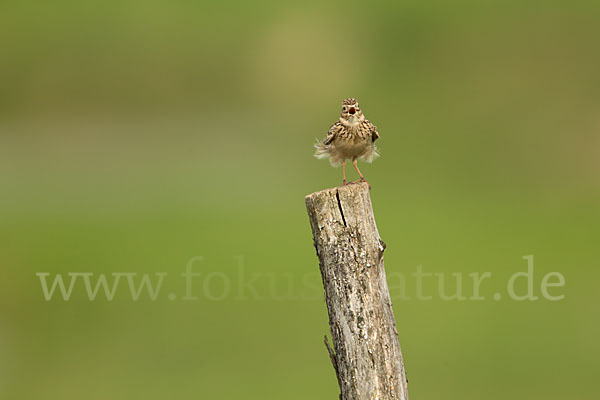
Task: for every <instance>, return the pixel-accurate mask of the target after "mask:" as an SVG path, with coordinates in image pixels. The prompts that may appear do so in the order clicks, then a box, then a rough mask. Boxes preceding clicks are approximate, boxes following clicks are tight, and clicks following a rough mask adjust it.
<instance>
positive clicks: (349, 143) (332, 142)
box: [315, 98, 379, 184]
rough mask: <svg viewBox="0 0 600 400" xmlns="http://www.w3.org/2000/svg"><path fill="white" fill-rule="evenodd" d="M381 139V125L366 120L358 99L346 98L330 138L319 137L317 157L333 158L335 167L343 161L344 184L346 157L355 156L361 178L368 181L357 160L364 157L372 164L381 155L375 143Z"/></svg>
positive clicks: (329, 133)
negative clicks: (379, 128)
mask: <svg viewBox="0 0 600 400" xmlns="http://www.w3.org/2000/svg"><path fill="white" fill-rule="evenodd" d="M377 139H379V133H378V132H377V128H376V127H375V125H373V124H372V123H371V122H370V121H369V120H368V119H365V117H364V115H363V113H362V111H361V109H360V107H359V105H358V102H357V101H356V99H352V98H350V99H346V100H344V101H343V102H342V112H341V114H340V118H339V120H337V121H336V122H334V123H333V125H331V127H330V128H329V132H328V133H327V137H326V138H325V139H324V140H323V141H319V140H317V143H316V144H315V148H316V149H317V151H316V153H315V157H317V158H319V159H321V158H325V157H329V161H330V162H331V165H332V166H334V167H337V166H338V165H340V164H342V170H343V171H342V173H343V175H344V178H343V179H344V180H343V183H344V184H346V183H347V182H346V171H345V164H346V160H347V159H352V164H354V167H355V168H356V170H357V171H358V174H359V175H360V177H361V179H360V180H361V181H364V180H365V179H364V177H363V176H362V174H361V172H360V170H359V169H358V166H357V165H356V162H357V159H361V160H363V161H366V162H368V163H370V162H372V161H373V159H374V158H376V157H378V156H379V153H377V146H375V140H377Z"/></svg>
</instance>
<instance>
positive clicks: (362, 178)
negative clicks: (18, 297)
mask: <svg viewBox="0 0 600 400" xmlns="http://www.w3.org/2000/svg"><path fill="white" fill-rule="evenodd" d="M352 165H354V168H356V172H358V175H360V182H367V180H366V179H365V177H364V176H363V174H362V173H361V172H360V169H358V165H357V159H356V158H355V159H354V160H352ZM367 185H369V188H371V185H370V184H369V182H367Z"/></svg>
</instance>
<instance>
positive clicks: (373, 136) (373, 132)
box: [365, 119, 379, 142]
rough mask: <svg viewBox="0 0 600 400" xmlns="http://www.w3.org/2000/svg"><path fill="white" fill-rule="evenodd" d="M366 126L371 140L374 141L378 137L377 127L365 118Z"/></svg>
mask: <svg viewBox="0 0 600 400" xmlns="http://www.w3.org/2000/svg"><path fill="white" fill-rule="evenodd" d="M365 122H366V123H367V126H368V127H369V131H370V132H371V140H372V141H373V142H374V141H376V140H377V139H379V132H377V127H376V126H375V125H373V124H372V123H371V121H369V120H368V119H366V120H365Z"/></svg>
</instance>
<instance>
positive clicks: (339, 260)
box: [306, 183, 408, 400]
mask: <svg viewBox="0 0 600 400" xmlns="http://www.w3.org/2000/svg"><path fill="white" fill-rule="evenodd" d="M306 208H307V210H308V216H309V218H310V225H311V228H312V232H313V238H314V245H315V249H316V250H317V256H318V257H319V264H320V269H321V276H322V278H323V286H324V288H325V301H326V303H327V311H328V313H329V326H330V329H331V336H332V338H333V345H334V349H335V352H334V350H332V349H331V348H330V347H329V344H328V342H327V338H325V344H326V345H327V348H328V350H329V355H330V357H331V361H332V363H333V366H334V368H335V372H336V375H337V378H338V383H339V385H340V391H341V394H340V399H342V400H350V399H352V400H359V399H360V400H363V399H378V400H384V399H395V400H396V399H397V400H408V391H407V384H408V381H407V380H406V372H405V370H404V361H403V359H402V352H401V351H400V343H399V341H398V331H397V330H396V323H395V321H394V314H393V311H392V302H391V300H390V293H389V290H388V286H387V282H386V276H385V270H384V266H383V251H384V250H385V243H383V241H382V240H381V239H380V237H379V233H378V232H377V226H376V225H375V218H374V216H373V209H372V207H371V198H370V196H369V186H368V184H366V183H360V184H351V185H347V186H341V187H338V188H333V189H327V190H323V191H321V192H316V193H313V194H310V195H308V196H306Z"/></svg>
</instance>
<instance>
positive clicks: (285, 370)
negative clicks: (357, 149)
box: [0, 0, 600, 400]
mask: <svg viewBox="0 0 600 400" xmlns="http://www.w3.org/2000/svg"><path fill="white" fill-rule="evenodd" d="M599 18H600V6H598V3H595V4H594V2H590V1H569V2H566V1H564V2H553V1H514V0H510V1H501V2H500V1H498V2H492V1H452V2H450V1H441V0H439V1H416V0H412V1H389V2H368V3H367V2H355V1H345V2H339V3H325V2H322V1H312V2H305V3H303V4H302V5H301V4H297V3H289V4H286V3H283V2H275V1H271V2H265V1H254V2H242V1H236V2H216V1H205V2H192V1H171V2H166V1H145V2H138V1H114V0H105V1H102V2H101V1H46V2H42V1H26V0H25V1H18V2H15V1H3V2H2V3H0V171H1V172H0V188H1V194H2V196H1V197H0V263H1V265H2V269H1V270H2V274H1V275H0V277H1V278H0V397H1V398H6V399H9V398H10V399H38V398H47V399H80V398H86V399H107V398H110V399H129V398H145V399H164V398H201V399H204V398H206V399H213V398H217V399H235V398H243V399H312V398H314V399H334V398H337V393H338V388H337V382H336V379H335V375H334V372H333V369H332V367H331V365H330V363H329V359H328V356H327V353H326V350H325V348H324V346H323V343H322V338H323V335H324V334H325V333H327V332H328V322H327V313H326V308H325V304H324V302H323V300H322V289H321V287H320V277H319V275H318V274H317V272H318V263H317V259H316V257H315V253H314V249H313V247H312V238H311V232H310V227H309V223H308V219H307V216H306V212H305V208H304V196H305V195H306V194H309V193H311V192H313V191H317V190H321V189H324V188H327V187H331V186H335V185H338V184H339V183H340V182H341V170H340V169H333V168H331V167H330V166H329V164H328V163H327V162H325V161H318V160H316V159H315V158H313V156H312V153H313V149H312V143H313V141H314V138H315V137H319V138H322V137H323V136H324V135H325V133H326V131H327V129H328V128H329V125H330V124H331V123H332V122H333V121H334V120H335V119H336V118H337V117H338V114H339V109H340V104H341V100H342V99H343V98H346V97H356V98H357V99H358V100H359V102H360V104H361V107H362V108H363V110H364V112H365V114H366V116H367V118H369V119H370V120H371V121H373V122H374V123H375V124H376V125H377V127H378V129H379V132H380V134H381V139H380V141H379V142H378V144H379V147H380V150H381V153H382V157H381V158H380V159H378V160H376V161H375V162H374V163H373V164H372V165H365V164H362V165H361V167H362V170H363V172H364V173H365V175H366V177H367V178H368V179H369V181H370V182H371V184H372V191H371V196H372V199H373V203H374V209H375V214H376V217H377V223H378V227H379V231H380V233H381V235H382V238H383V239H384V240H385V241H386V242H387V244H388V250H387V251H386V268H387V271H388V275H389V276H392V274H397V273H403V274H405V275H406V277H407V278H410V274H411V273H412V272H414V271H415V270H416V267H417V266H418V265H422V266H423V270H424V271H427V272H437V273H445V274H446V275H447V276H448V277H449V279H448V281H447V282H446V287H447V290H448V292H452V289H453V284H452V280H451V278H450V274H451V273H452V272H461V273H463V275H464V276H465V279H466V276H467V274H468V273H472V272H480V273H483V272H486V271H487V272H491V273H492V278H491V279H490V280H489V281H488V282H486V283H484V284H483V285H482V295H484V296H486V299H485V300H484V301H456V300H454V301H443V300H442V299H440V298H439V296H435V293H436V291H437V289H436V288H437V286H436V285H435V284H434V283H435V282H434V281H433V280H432V281H431V282H428V283H426V285H425V292H426V293H427V294H434V298H433V299H432V300H431V301H418V300H417V299H416V298H414V293H415V289H414V287H413V286H412V285H413V283H412V281H411V280H410V279H407V288H406V291H407V294H408V295H409V296H410V297H411V299H410V300H405V301H402V300H401V299H400V298H399V297H400V296H399V294H398V291H397V290H396V289H395V288H394V286H397V285H396V284H397V282H391V279H390V285H391V286H392V296H393V299H394V300H395V301H394V311H395V314H396V319H397V323H398V329H399V332H400V341H401V345H402V348H403V352H404V356H405V361H406V366H407V371H408V377H409V381H410V383H409V392H410V395H411V398H413V399H442V398H443V399H462V400H467V399H481V398H485V399H505V398H509V397H510V398H512V399H564V398H570V399H596V398H597V397H598V388H597V383H596V381H597V375H598V373H599V372H600V371H599V368H598V358H599V357H600V345H599V342H598V338H599V337H600V320H599V317H600V315H599V311H598V310H599V306H600V304H599V301H598V294H597V293H598V282H599V278H600V273H599V271H598V267H600V263H599V261H598V259H599V257H598V241H599V239H600V229H599V223H600V208H599V200H600V185H599V179H598V176H599V173H600V158H599V155H598V153H599V150H600V74H599V71H600V50H599V49H600V47H599V46H598V38H599V37H600V25H599V24H598V21H599ZM351 176H353V175H351ZM528 254H533V255H534V257H535V290H536V295H538V296H539V295H540V291H539V284H540V281H541V278H542V277H543V276H544V275H545V274H546V273H548V272H551V271H558V272H560V273H562V274H563V275H564V277H565V280H566V285H565V287H564V288H554V289H553V290H552V291H551V293H552V294H564V295H565V298H564V299H563V300H560V301H548V300H545V299H540V300H538V301H523V302H519V301H514V300H510V299H508V298H506V296H504V297H503V298H502V299H501V300H499V301H495V300H493V299H492V294H493V293H495V292H499V293H505V292H506V282H507V280H508V278H509V277H510V276H511V275H512V274H513V273H515V272H519V271H524V270H525V268H526V262H525V261H524V260H522V259H521V257H522V256H524V255H528ZM194 256H203V257H204V260H203V261H200V262H197V263H195V264H194V270H195V272H199V273H201V274H202V276H201V277H199V278H194V281H193V282H194V295H196V296H198V300H197V301H183V300H180V297H182V296H183V294H184V290H185V285H184V283H183V281H182V278H181V276H180V274H181V273H182V272H183V271H184V270H185V266H186V263H187V262H188V260H190V259H191V258H192V257H194ZM240 265H241V267H240ZM240 271H241V273H243V274H244V276H245V278H244V279H245V280H246V281H248V280H249V279H250V277H252V276H253V274H255V275H254V276H258V278H256V280H255V281H254V283H252V285H253V287H252V289H253V290H254V292H255V293H252V292H250V291H248V290H246V289H247V288H246V289H244V288H243V287H242V288H241V290H246V292H245V293H246V295H243V296H239V295H236V293H237V291H238V290H240V287H239V284H238V283H237V279H238V275H239V273H240ZM37 272H48V273H50V274H51V277H53V276H54V274H59V273H62V274H66V273H68V272H94V273H95V274H99V273H105V274H111V273H112V272H137V273H139V274H154V273H156V272H166V273H168V274H169V275H168V276H167V277H166V278H165V281H164V283H163V286H162V288H161V291H160V294H159V296H158V299H157V300H156V301H152V300H150V298H149V297H148V295H146V294H142V296H141V297H140V300H138V301H137V302H136V301H133V300H132V299H131V296H130V294H129V292H128V290H127V288H126V287H125V286H124V285H123V286H120V288H119V290H118V291H117V294H116V296H115V299H114V300H113V301H107V300H106V298H105V297H104V295H103V293H102V292H101V293H100V294H99V295H98V298H97V299H96V300H95V301H90V300H89V299H88V298H87V297H86V294H85V291H84V289H83V286H82V285H80V284H78V285H75V289H74V291H73V295H72V297H71V299H70V300H69V301H63V300H62V299H61V298H54V299H53V300H51V301H46V300H45V299H44V296H43V293H42V290H41V286H40V280H39V279H38V278H37V277H36V275H35V274H36V273H37ZM211 273H212V274H213V275H210V276H211V279H210V280H209V281H208V280H206V279H204V278H205V277H207V276H209V274H211ZM215 273H219V274H220V275H214V274H215ZM224 278H227V279H228V281H227V279H226V280H224ZM205 282H209V283H210V284H208V283H207V284H206V286H204V283H205ZM290 282H291V283H290ZM466 282H467V283H468V281H466ZM123 283H124V282H123ZM467 283H465V284H464V285H463V286H465V291H466V292H467V294H468V291H467V290H466V289H467V288H468V286H469V285H468V284H467ZM227 284H229V287H228V286H227ZM228 288H229V289H230V291H229V292H226V290H227V289H228ZM206 290H208V291H209V293H212V294H214V295H215V296H217V295H219V294H220V293H225V294H226V295H225V296H224V298H223V299H222V300H214V298H211V296H206V295H204V294H205V293H206ZM290 290H292V291H291V292H290ZM520 290H524V287H521V289H520ZM168 293H174V294H176V296H177V299H176V300H174V301H170V300H169V299H168V297H167V294H168ZM217 297H218V296H217ZM239 297H245V298H242V299H240V298H239Z"/></svg>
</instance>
